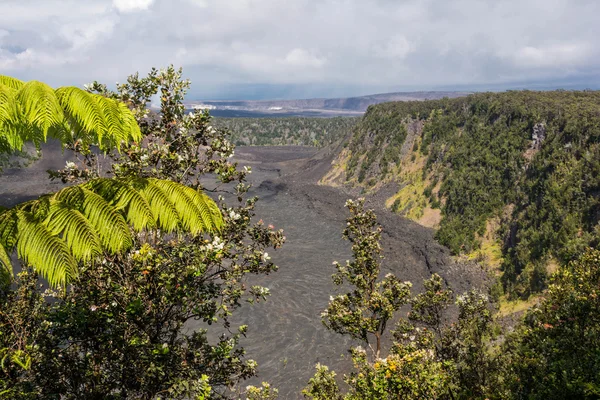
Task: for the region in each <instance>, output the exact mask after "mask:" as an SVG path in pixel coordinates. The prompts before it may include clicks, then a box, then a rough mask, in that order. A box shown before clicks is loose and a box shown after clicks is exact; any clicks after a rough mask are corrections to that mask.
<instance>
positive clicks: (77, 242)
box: [0, 178, 223, 285]
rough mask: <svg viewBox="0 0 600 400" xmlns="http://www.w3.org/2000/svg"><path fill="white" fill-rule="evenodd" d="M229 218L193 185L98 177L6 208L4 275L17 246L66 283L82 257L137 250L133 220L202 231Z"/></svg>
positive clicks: (139, 225) (0, 242)
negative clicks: (133, 232)
mask: <svg viewBox="0 0 600 400" xmlns="http://www.w3.org/2000/svg"><path fill="white" fill-rule="evenodd" d="M222 221H223V219H222V216H221V213H220V211H219V208H218V206H217V205H216V203H215V202H214V201H213V200H212V199H210V197H208V196H206V195H205V194H203V193H201V192H198V191H195V190H193V189H191V188H189V187H187V186H185V185H182V184H179V183H175V182H172V181H166V180H160V179H141V178H140V179H132V180H119V179H114V178H113V179H107V178H98V179H94V180H92V181H90V182H87V183H85V184H82V185H77V186H71V187H68V188H64V189H62V190H60V191H58V192H56V193H55V194H51V195H46V196H42V197H40V198H39V199H37V200H31V201H28V202H25V203H22V204H20V205H17V206H15V207H13V208H12V209H8V210H4V211H0V247H1V249H0V250H1V251H2V252H0V274H3V273H4V272H3V271H5V270H9V269H11V268H10V257H9V255H10V254H11V253H12V252H13V251H14V249H15V247H16V249H17V254H18V256H19V257H20V258H21V259H22V260H24V261H25V262H26V263H28V264H30V265H31V266H32V267H33V268H35V269H36V270H37V271H38V272H40V273H41V274H42V275H43V276H45V277H46V278H47V279H48V281H49V282H50V284H51V285H57V284H64V283H65V282H67V280H68V279H70V278H71V277H73V276H75V274H76V273H77V270H76V267H77V262H78V261H90V260H91V259H93V258H94V257H95V256H96V255H99V254H101V252H102V251H104V250H106V251H109V252H111V253H119V252H122V251H125V250H127V249H129V248H131V246H132V245H133V238H132V236H131V230H130V225H131V226H132V227H133V228H134V229H135V230H137V231H139V230H142V229H148V228H155V227H158V228H160V229H162V230H164V231H167V232H173V231H175V230H178V229H181V230H183V231H186V232H189V233H192V234H198V233H201V232H204V231H214V230H217V229H220V227H221V225H222ZM129 224H130V225H129ZM0 278H1V277H0Z"/></svg>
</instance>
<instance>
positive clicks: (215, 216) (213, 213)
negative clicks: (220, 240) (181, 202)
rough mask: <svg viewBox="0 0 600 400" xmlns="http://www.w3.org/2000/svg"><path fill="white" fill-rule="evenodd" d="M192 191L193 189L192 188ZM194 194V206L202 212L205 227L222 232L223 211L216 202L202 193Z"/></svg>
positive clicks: (196, 192)
mask: <svg viewBox="0 0 600 400" xmlns="http://www.w3.org/2000/svg"><path fill="white" fill-rule="evenodd" d="M190 190H193V189H191V188H190ZM194 192H195V196H194V197H193V200H194V204H195V205H196V207H198V209H199V210H200V214H201V216H202V220H203V221H204V223H205V225H206V226H208V227H209V228H208V229H209V230H214V231H220V230H221V228H222V227H223V214H221V209H220V208H219V206H218V205H217V203H215V201H214V200H213V199H211V198H210V197H209V196H207V195H206V194H204V193H202V192H200V191H194ZM209 221H210V225H209ZM211 226H212V227H211Z"/></svg>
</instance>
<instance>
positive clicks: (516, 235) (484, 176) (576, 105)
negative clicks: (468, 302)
mask: <svg viewBox="0 0 600 400" xmlns="http://www.w3.org/2000/svg"><path fill="white" fill-rule="evenodd" d="M335 165H337V167H334V171H331V172H330V174H329V175H328V176H326V177H325V178H324V181H325V182H327V181H328V179H329V180H330V181H331V179H330V178H331V177H336V176H337V177H338V178H337V179H338V180H342V181H345V182H346V183H350V184H353V185H360V186H363V187H365V189H367V190H371V191H374V190H377V189H378V188H380V187H381V186H384V185H386V184H390V183H391V182H398V183H400V190H399V191H398V193H397V194H396V195H395V196H393V197H391V198H390V199H388V206H389V207H391V208H392V209H393V210H395V211H396V212H399V213H402V214H404V215H406V216H408V217H409V218H412V219H414V220H416V221H419V222H420V223H422V224H423V225H427V226H432V227H435V228H437V229H438V231H437V238H438V240H439V241H440V242H441V243H443V244H444V245H446V246H448V247H449V248H450V249H451V250H452V251H453V252H454V253H455V254H466V255H471V256H477V257H480V258H481V259H487V261H488V263H489V264H490V265H492V266H497V267H499V273H500V271H501V274H502V280H503V283H504V285H505V288H507V289H508V291H509V292H510V293H511V294H518V295H521V296H527V295H529V294H530V293H532V292H536V291H539V290H541V289H542V288H543V287H544V285H545V279H546V276H547V275H548V273H549V272H551V271H552V270H553V269H554V266H555V265H557V264H560V263H563V262H567V261H570V260H572V259H574V258H575V257H576V256H577V255H579V254H580V253H581V252H582V251H583V250H584V249H585V248H586V247H588V246H595V245H597V243H598V240H599V238H600V225H599V219H600V197H599V196H600V92H595V91H583V92H573V91H552V92H531V91H514V92H504V93H480V94H475V95H471V96H468V97H464V98H457V99H442V100H434V101H423V102H395V103H385V104H380V105H376V106H371V107H370V108H369V109H368V110H367V113H366V114H365V116H364V118H363V119H362V120H361V121H360V122H359V123H358V124H357V126H356V128H355V129H354V133H353V135H352V137H351V139H350V141H349V143H348V145H347V147H346V149H345V150H344V151H343V152H342V154H341V155H340V156H339V159H338V160H337V163H336V164H335ZM336 168H337V170H335V169H336ZM340 169H342V170H343V171H340ZM330 183H331V182H330Z"/></svg>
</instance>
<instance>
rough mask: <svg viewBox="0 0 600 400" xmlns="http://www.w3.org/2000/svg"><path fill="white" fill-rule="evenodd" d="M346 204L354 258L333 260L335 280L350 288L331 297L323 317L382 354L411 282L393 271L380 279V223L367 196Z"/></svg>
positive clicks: (332, 326) (346, 234)
mask: <svg viewBox="0 0 600 400" xmlns="http://www.w3.org/2000/svg"><path fill="white" fill-rule="evenodd" d="M346 207H347V208H348V210H349V211H350V217H349V218H348V219H347V226H346V229H344V232H343V237H344V238H345V239H347V240H349V241H350V242H351V243H352V253H353V255H354V259H353V260H352V261H347V262H346V265H342V264H340V263H338V262H334V265H335V267H336V269H337V273H336V274H334V275H333V282H334V283H335V284H336V285H342V284H344V283H348V284H350V286H351V291H350V292H348V293H346V294H342V295H338V296H336V297H331V299H330V302H329V306H328V307H327V309H326V310H325V311H324V312H323V313H322V314H321V317H322V320H323V324H324V325H325V326H326V327H327V328H328V329H331V330H333V331H334V332H338V333H341V334H344V335H349V336H350V337H352V338H355V339H359V340H362V341H363V342H364V343H365V345H366V346H368V347H369V348H371V350H372V354H373V357H374V358H379V357H380V355H381V341H382V337H383V334H384V332H385V329H386V327H387V323H388V321H389V320H390V319H391V318H392V317H393V315H394V313H395V312H396V311H397V310H398V309H399V308H400V307H402V306H403V305H405V304H406V303H407V302H408V300H409V296H410V288H411V284H410V282H401V281H400V280H399V279H398V278H396V277H395V276H394V275H393V274H387V275H386V276H385V277H384V279H382V280H381V281H379V282H377V279H378V277H379V272H380V269H381V268H380V259H381V258H382V257H381V246H380V244H379V239H380V236H381V226H379V225H378V224H377V219H376V217H375V213H373V211H372V210H366V211H365V209H364V199H359V200H358V201H356V202H355V201H352V200H348V201H347V202H346ZM373 340H374V342H375V347H373V345H372V342H373Z"/></svg>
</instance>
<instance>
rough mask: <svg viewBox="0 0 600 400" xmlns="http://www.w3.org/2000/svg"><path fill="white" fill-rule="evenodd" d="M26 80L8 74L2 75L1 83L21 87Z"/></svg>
mask: <svg viewBox="0 0 600 400" xmlns="http://www.w3.org/2000/svg"><path fill="white" fill-rule="evenodd" d="M24 84H25V82H23V81H21V80H19V79H17V78H13V77H10V76H6V75H0V85H3V86H7V87H9V88H12V89H21V87H22V86H23V85H24Z"/></svg>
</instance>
